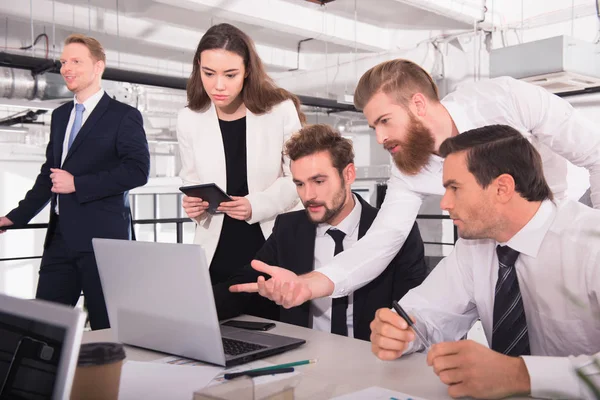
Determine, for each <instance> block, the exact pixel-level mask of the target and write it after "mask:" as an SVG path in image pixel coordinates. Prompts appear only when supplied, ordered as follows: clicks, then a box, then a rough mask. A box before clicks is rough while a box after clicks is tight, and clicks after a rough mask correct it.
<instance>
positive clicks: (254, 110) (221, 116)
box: [177, 24, 304, 284]
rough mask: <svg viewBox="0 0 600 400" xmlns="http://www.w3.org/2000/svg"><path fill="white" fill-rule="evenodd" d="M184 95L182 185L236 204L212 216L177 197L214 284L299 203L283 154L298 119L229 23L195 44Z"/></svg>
mask: <svg viewBox="0 0 600 400" xmlns="http://www.w3.org/2000/svg"><path fill="white" fill-rule="evenodd" d="M187 97H188V105H187V107H186V108H184V109H183V110H181V111H180V112H179V115H178V117H177V137H178V140H179V149H180V154H181V163H182V169H181V173H180V176H181V178H182V180H183V182H184V184H186V185H190V184H202V183H212V182H214V183H216V184H217V185H218V186H219V187H221V188H222V189H223V190H225V191H226V192H227V194H229V195H230V196H231V197H232V198H233V199H234V200H233V201H231V202H224V203H221V205H220V206H219V208H218V211H220V212H221V213H217V214H210V213H208V212H207V211H206V210H207V207H208V203H207V202H204V201H202V199H199V198H194V197H188V196H184V198H183V208H184V209H185V211H186V213H187V215H188V216H189V217H190V218H192V219H193V220H195V221H196V235H195V239H194V242H195V243H197V244H201V245H202V246H203V248H204V250H205V252H206V257H207V261H208V263H209V265H210V275H211V280H212V283H213V284H216V283H219V282H222V281H224V280H225V279H227V278H228V277H229V276H230V275H231V274H232V273H234V272H235V271H236V270H237V269H238V268H241V267H243V266H244V265H246V264H248V263H249V262H250V261H251V260H252V259H253V257H254V255H255V254H256V252H257V251H258V249H260V247H261V246H262V245H263V243H264V242H265V238H266V237H268V236H269V235H270V234H271V231H272V229H273V223H274V220H275V217H276V216H277V215H278V214H280V213H283V212H286V211H289V210H291V209H292V208H294V206H296V205H297V204H298V195H297V193H296V188H295V186H294V183H293V182H292V179H291V176H290V172H289V160H287V158H285V159H284V157H283V156H282V149H283V144H284V143H285V141H286V140H287V138H288V137H289V136H290V135H291V134H293V133H294V132H296V131H298V130H299V129H300V128H301V120H303V119H304V115H303V114H302V112H301V111H300V109H299V107H300V103H299V101H298V98H297V97H296V96H294V95H293V94H291V93H289V92H288V91H286V90H284V89H281V88H279V87H277V86H276V85H275V83H274V82H273V80H272V79H271V78H270V77H269V76H268V75H267V73H266V72H265V69H264V67H263V64H262V61H261V60H260V58H259V56H258V54H257V52H256V49H255V47H254V43H253V42H252V39H250V38H249V37H248V36H247V35H246V34H245V33H243V32H242V31H240V30H239V29H237V28H236V27H234V26H232V25H229V24H219V25H215V26H213V27H211V28H210V29H209V30H208V31H207V32H206V34H204V36H203V37H202V39H201V40H200V43H199V44H198V49H197V50H196V54H195V55H194V67H193V71H192V74H191V76H190V79H189V81H188V84H187Z"/></svg>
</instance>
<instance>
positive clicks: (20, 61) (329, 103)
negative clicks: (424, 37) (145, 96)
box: [0, 51, 356, 111]
mask: <svg viewBox="0 0 600 400" xmlns="http://www.w3.org/2000/svg"><path fill="white" fill-rule="evenodd" d="M0 66H5V67H10V68H19V69H26V70H31V71H32V73H33V74H34V75H35V76H39V74H41V73H44V72H46V73H47V72H54V73H58V72H60V63H59V62H58V61H54V60H47V59H44V58H38V57H30V56H23V55H19V54H11V53H6V52H2V51H0ZM44 75H48V74H44ZM102 79H106V80H109V81H118V82H129V83H137V84H140V85H150V86H157V87H164V88H170V89H180V90H185V89H186V84H187V78H178V77H175V76H165V75H156V74H149V73H147V72H138V71H130V70H124V69H118V68H110V67H107V68H106V69H105V70H104V74H103V75H102ZM61 83H62V81H61ZM0 93H1V92H0ZM0 97H1V96H0ZM66 97H72V94H70V95H69V96H66ZM54 98H62V97H54ZM298 98H299V99H300V102H301V103H302V104H304V105H307V106H314V107H321V108H328V109H331V110H338V111H356V109H355V108H354V106H353V105H352V104H343V103H339V102H337V101H336V100H332V99H323V98H318V97H311V96H302V95H300V96H298Z"/></svg>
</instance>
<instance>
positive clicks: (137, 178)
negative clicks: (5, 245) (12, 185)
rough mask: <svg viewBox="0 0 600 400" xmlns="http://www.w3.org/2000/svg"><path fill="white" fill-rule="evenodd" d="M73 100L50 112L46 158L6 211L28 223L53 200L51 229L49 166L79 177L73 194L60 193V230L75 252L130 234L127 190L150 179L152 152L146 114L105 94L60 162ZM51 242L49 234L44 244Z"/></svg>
mask: <svg viewBox="0 0 600 400" xmlns="http://www.w3.org/2000/svg"><path fill="white" fill-rule="evenodd" d="M72 109H73V102H72V101H69V102H68V103H66V104H63V105H62V106H60V107H58V108H57V109H55V110H54V111H53V112H52V122H51V125H50V141H49V142H48V147H47V148H46V162H45V163H44V164H43V165H42V168H41V171H40V174H39V175H38V177H37V179H36V181H35V184H34V185H33V188H32V189H31V190H30V191H29V192H27V194H26V195H25V199H23V200H22V201H20V202H19V205H18V207H17V208H15V209H14V210H12V211H11V212H10V213H8V214H7V217H8V218H9V219H10V220H11V221H13V223H14V224H15V225H16V226H22V225H25V224H27V223H28V222H29V220H31V219H32V218H33V217H34V216H35V215H37V214H38V213H39V212H40V211H41V210H42V209H43V208H44V207H45V206H46V204H48V201H51V207H52V209H51V212H50V225H51V226H50V229H48V232H52V231H53V228H54V226H55V225H56V214H55V213H54V207H55V205H56V197H57V195H56V194H54V193H52V192H51V191H50V189H51V188H52V181H51V179H50V173H51V172H50V168H62V169H63V170H65V171H68V172H69V173H71V174H72V175H73V176H74V177H75V190H76V191H75V193H71V194H61V195H59V196H60V197H59V201H60V205H59V207H60V208H59V213H60V229H61V233H62V235H63V237H64V240H65V241H66V243H67V245H68V246H69V247H70V248H71V249H73V250H75V251H92V238H94V237H100V238H113V239H129V237H130V231H129V228H130V223H131V222H130V218H131V213H130V210H129V200H128V191H129V190H130V189H133V188H135V187H137V186H142V185H144V184H145V183H146V182H147V181H148V174H149V171H150V154H149V152H148V142H147V141H146V134H145V132H144V128H143V122H142V116H141V114H140V112H139V111H138V110H136V109H135V108H133V107H131V106H128V105H126V104H123V103H121V102H119V101H116V100H113V99H111V98H110V96H108V95H107V94H106V93H105V94H104V96H102V98H101V99H100V102H99V103H98V104H97V105H96V107H95V108H94V111H92V113H91V114H90V115H89V117H88V118H87V120H86V121H85V123H84V124H83V126H82V127H81V129H80V131H79V133H78V135H77V137H76V138H75V141H74V142H73V145H72V146H71V149H70V150H69V153H68V154H67V156H66V158H65V162H64V163H63V165H62V167H61V165H60V164H61V158H62V152H63V141H64V138H65V134H66V129H67V124H68V123H69V116H70V114H71V110H72ZM47 244H48V235H47V236H46V243H45V245H44V246H47Z"/></svg>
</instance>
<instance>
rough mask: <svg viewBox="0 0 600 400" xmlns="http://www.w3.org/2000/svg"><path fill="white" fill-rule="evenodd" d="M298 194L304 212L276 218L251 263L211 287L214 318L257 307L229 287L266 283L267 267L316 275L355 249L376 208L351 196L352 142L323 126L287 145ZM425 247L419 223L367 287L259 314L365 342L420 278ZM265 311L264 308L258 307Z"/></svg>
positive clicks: (252, 299) (306, 131)
mask: <svg viewBox="0 0 600 400" xmlns="http://www.w3.org/2000/svg"><path fill="white" fill-rule="evenodd" d="M285 152H286V154H287V155H288V156H289V157H290V160H291V165H290V169H291V172H292V176H293V179H294V183H295V184H296V188H297V190H298V195H299V196H300V199H301V200H302V203H303V204H304V206H305V207H306V210H301V211H295V212H290V213H286V214H281V215H279V216H278V217H277V219H276V221H275V227H274V228H273V233H272V234H271V236H270V237H269V238H268V239H267V241H266V243H265V244H264V246H263V247H262V248H261V249H260V250H259V252H258V253H257V254H256V257H255V258H256V260H255V261H253V262H252V267H254V268H252V267H251V266H250V265H248V266H246V267H245V268H243V269H242V272H240V273H239V274H236V275H234V276H233V277H232V278H231V279H230V280H229V281H227V282H224V283H221V284H218V285H215V286H214V287H213V289H214V294H215V303H216V306H217V311H218V314H219V319H225V318H231V317H235V316H237V315H239V314H242V313H245V312H247V310H248V309H249V307H250V308H251V307H252V306H253V303H254V304H256V300H257V299H258V295H257V294H249V293H232V292H230V291H229V286H230V285H234V284H242V283H245V282H256V281H257V280H264V279H265V277H264V276H262V275H261V274H260V273H259V272H258V271H261V268H262V267H263V266H264V264H263V263H265V264H272V265H280V266H281V267H282V271H283V270H285V271H287V272H288V273H290V274H304V273H307V272H310V271H313V270H318V269H319V268H320V267H321V266H323V265H325V264H327V263H328V262H329V261H330V260H331V259H333V257H334V255H336V254H338V253H340V252H341V251H343V250H344V249H347V248H349V247H351V246H353V245H354V243H356V242H357V241H358V240H359V239H360V238H361V237H362V236H363V235H364V234H365V233H366V231H367V230H368V229H369V227H370V226H371V223H372V222H373V220H374V219H375V217H376V215H377V211H378V210H377V209H376V208H374V207H372V206H371V205H369V204H368V203H367V202H365V201H364V200H362V199H361V197H360V196H357V195H355V194H353V193H352V192H351V190H350V186H351V185H352V183H353V182H354V179H355V177H356V171H355V167H354V151H353V149H352V143H351V142H350V140H348V139H345V138H343V137H342V136H341V135H340V134H339V133H337V132H335V131H334V130H333V129H331V127H329V126H327V125H311V126H307V127H305V128H303V129H301V130H300V131H299V132H298V133H296V134H295V135H294V136H292V138H291V139H290V140H289V141H288V142H287V143H286V145H285ZM425 275H426V266H425V261H424V249H423V241H422V239H421V235H420V233H419V229H418V227H417V225H416V224H413V227H412V229H411V231H410V234H409V235H408V238H407V240H406V242H405V244H404V246H403V247H402V249H401V250H400V252H398V254H396V255H395V257H394V258H393V259H392V261H391V262H390V264H389V265H388V266H387V268H386V269H385V270H384V271H383V272H382V273H381V275H379V276H378V277H377V278H376V279H375V280H373V281H372V282H370V283H369V284H368V285H365V286H364V287H362V288H360V289H358V290H356V291H354V292H352V293H349V294H348V296H345V297H341V298H338V299H335V300H333V301H332V299H330V298H321V299H315V300H313V301H311V302H307V303H304V304H303V305H302V306H300V307H296V308H293V309H284V308H282V307H278V306H276V305H275V304H274V303H270V302H269V303H268V304H267V307H269V306H270V307H271V308H272V309H271V310H266V309H263V310H260V312H259V313H258V314H259V315H269V316H271V318H273V319H278V320H280V321H282V322H287V323H291V324H295V325H300V326H305V327H312V328H314V329H318V330H321V331H325V332H331V333H336V334H340V335H344V336H350V337H354V338H357V339H362V340H369V336H370V335H371V330H370V328H369V324H370V322H371V321H372V320H373V318H374V317H375V311H376V310H377V309H378V308H381V307H391V304H392V301H393V300H396V299H400V298H402V296H404V294H406V293H407V292H408V291H409V290H410V289H411V288H414V287H415V286H418V285H420V284H421V282H422V281H423V280H424V279H425ZM263 307H265V306H263Z"/></svg>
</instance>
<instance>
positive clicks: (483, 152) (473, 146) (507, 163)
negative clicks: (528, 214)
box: [440, 125, 553, 201]
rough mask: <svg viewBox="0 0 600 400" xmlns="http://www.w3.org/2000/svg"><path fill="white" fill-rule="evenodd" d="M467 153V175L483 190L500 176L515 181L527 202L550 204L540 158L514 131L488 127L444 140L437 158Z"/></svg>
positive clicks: (517, 132)
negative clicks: (506, 176)
mask: <svg viewBox="0 0 600 400" xmlns="http://www.w3.org/2000/svg"><path fill="white" fill-rule="evenodd" d="M460 151H466V152H467V167H468V168H469V172H470V173H472V174H473V175H474V176H475V179H476V180H477V182H478V183H479V185H480V186H481V187H483V188H484V189H485V188H486V187H487V186H488V185H489V184H490V183H491V182H492V180H494V179H496V178H497V177H499V176H500V175H502V174H509V175H510V176H512V177H513V179H514V180H515V190H516V191H517V192H518V193H519V194H520V195H521V197H523V198H525V199H527V200H529V201H542V200H546V199H549V200H552V198H553V196H552V192H551V191H550V187H549V186H548V184H547V183H546V179H545V178H544V170H543V168H542V158H541V157H540V154H539V153H538V152H537V150H536V149H535V147H533V145H532V144H531V143H529V141H528V140H527V139H526V138H525V137H524V136H523V135H522V134H521V133H520V132H519V131H517V130H516V129H514V128H511V127H510V126H506V125H489V126H484V127H483V128H477V129H472V130H470V131H467V132H464V133H461V134H460V135H457V136H454V137H451V138H449V139H446V140H444V142H443V143H442V144H441V146H440V155H441V156H442V157H447V156H448V155H450V154H452V153H457V152H460Z"/></svg>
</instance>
